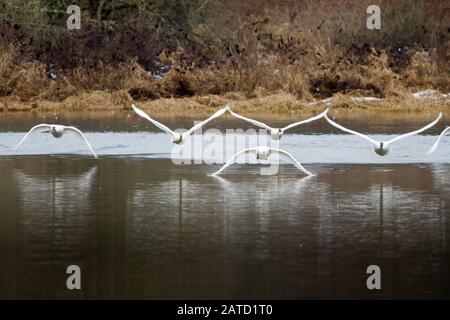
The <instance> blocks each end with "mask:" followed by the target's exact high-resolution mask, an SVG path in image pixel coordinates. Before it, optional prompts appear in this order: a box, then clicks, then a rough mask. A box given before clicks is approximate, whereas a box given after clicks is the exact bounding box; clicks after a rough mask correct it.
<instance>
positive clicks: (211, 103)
mask: <svg viewBox="0 0 450 320" xmlns="http://www.w3.org/2000/svg"><path fill="white" fill-rule="evenodd" d="M430 91H431V90H425V91H421V92H425V93H426V92H430ZM421 92H417V93H413V94H409V95H402V96H399V97H388V98H385V99H379V98H374V97H357V96H353V95H342V94H337V95H334V96H333V97H332V98H327V99H323V100H314V101H307V100H301V99H298V98H297V97H295V96H293V95H291V94H286V93H284V92H281V93H275V94H271V95H264V96H259V97H252V98H247V97H244V96H243V95H242V94H239V93H230V94H226V95H220V96H219V95H199V96H193V97H188V98H160V99H156V100H145V101H135V100H133V99H132V98H131V97H130V96H129V94H128V93H127V92H126V91H123V90H119V91H116V92H112V93H107V92H103V91H94V92H89V93H82V94H79V95H77V96H71V97H69V98H67V99H65V100H63V101H61V102H56V101H50V100H39V99H36V100H32V101H20V100H19V99H15V98H14V97H7V98H0V116H1V115H6V114H22V113H42V114H45V113H67V114H70V113H81V114H92V113H98V112H102V113H105V112H113V113H114V112H122V111H124V112H127V111H130V112H131V111H132V110H131V104H132V103H135V104H136V105H138V106H139V107H140V108H142V109H143V110H145V111H146V112H149V113H151V114H152V115H155V116H160V117H164V118H170V117H180V118H192V117H196V116H206V115H209V114H211V113H212V112H214V111H216V110H217V109H219V108H221V107H223V106H225V105H229V106H230V108H231V109H232V110H233V111H235V112H239V113H242V114H246V115H252V116H258V117H260V118H269V119H270V118H276V119H284V118H290V117H291V116H292V115H305V116H307V115H314V114H317V113H320V112H322V111H323V110H325V109H326V108H330V113H329V114H331V115H334V114H341V115H346V116H357V115H358V114H366V113H378V112H383V113H387V114H391V115H393V114H410V113H414V114H417V115H420V114H429V113H434V112H442V113H443V114H444V116H445V117H450V98H449V95H448V94H440V93H435V95H428V96H426V95H424V96H421V95H420V93H421Z"/></svg>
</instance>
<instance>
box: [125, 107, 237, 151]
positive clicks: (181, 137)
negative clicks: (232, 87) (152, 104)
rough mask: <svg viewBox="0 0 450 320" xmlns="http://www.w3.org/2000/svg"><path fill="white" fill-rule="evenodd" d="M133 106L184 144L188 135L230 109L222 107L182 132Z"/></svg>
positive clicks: (177, 142) (175, 141)
mask: <svg viewBox="0 0 450 320" xmlns="http://www.w3.org/2000/svg"><path fill="white" fill-rule="evenodd" d="M131 107H132V108H133V110H134V112H136V113H137V114H138V115H139V116H141V117H142V118H144V119H147V120H148V121H150V122H151V123H153V124H154V125H155V126H157V127H158V128H159V129H161V130H162V131H164V132H166V133H168V134H169V135H170V136H171V137H172V142H173V143H176V144H182V143H184V141H185V140H186V137H188V136H189V135H190V134H191V133H193V132H194V131H195V130H197V129H199V128H201V127H203V126H204V125H205V124H207V123H208V122H209V121H211V120H213V119H215V118H217V117H219V116H221V115H223V114H224V113H225V112H226V111H227V110H229V108H228V106H226V107H225V108H222V109H220V110H219V111H217V112H216V113H214V114H213V115H212V116H210V117H209V118H208V119H206V120H204V121H202V122H200V123H197V124H196V125H195V126H193V127H192V128H191V129H189V130H188V131H186V132H183V133H180V132H175V131H172V130H170V129H169V128H168V127H167V126H165V125H163V124H162V123H160V122H158V121H156V120H155V119H152V118H151V117H150V116H149V115H148V114H147V113H145V112H144V111H142V110H141V109H139V108H138V107H136V105H134V104H132V105H131Z"/></svg>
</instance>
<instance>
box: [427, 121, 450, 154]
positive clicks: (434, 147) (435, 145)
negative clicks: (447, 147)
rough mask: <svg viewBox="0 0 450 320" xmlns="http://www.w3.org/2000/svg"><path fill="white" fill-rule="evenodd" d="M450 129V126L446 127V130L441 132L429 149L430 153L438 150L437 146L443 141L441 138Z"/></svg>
mask: <svg viewBox="0 0 450 320" xmlns="http://www.w3.org/2000/svg"><path fill="white" fill-rule="evenodd" d="M448 130H450V127H447V128H445V130H444V131H442V132H441V134H440V135H439V137H438V138H437V140H436V142H435V143H434V144H433V146H432V147H431V148H430V150H428V154H430V153H433V152H435V151H436V148H437V146H438V144H439V141H441V138H442V137H443V136H444V134H445V133H446V132H447V131H448Z"/></svg>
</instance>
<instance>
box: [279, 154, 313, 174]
mask: <svg viewBox="0 0 450 320" xmlns="http://www.w3.org/2000/svg"><path fill="white" fill-rule="evenodd" d="M272 150H273V151H275V152H278V153H279V154H281V155H283V156H285V157H286V158H288V159H289V160H291V161H292V162H293V163H294V165H295V166H296V167H297V168H298V169H299V170H300V171H302V172H303V173H305V174H307V175H308V176H314V173H311V172H309V171H308V170H306V169H305V168H304V167H303V166H302V165H301V164H300V163H299V162H298V161H297V160H296V159H295V158H294V156H293V155H292V154H290V153H289V152H287V151H284V150H281V149H275V148H273V149H272Z"/></svg>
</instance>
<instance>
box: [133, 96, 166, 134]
mask: <svg viewBox="0 0 450 320" xmlns="http://www.w3.org/2000/svg"><path fill="white" fill-rule="evenodd" d="M131 107H132V108H133V110H134V112H136V113H137V114H138V115H139V116H141V117H142V118H144V119H147V120H148V121H150V122H151V123H153V124H154V125H155V126H156V127H158V128H159V129H161V130H162V131H165V132H166V133H168V134H170V135H173V134H174V132H173V131H172V130H170V129H169V128H168V127H167V126H165V125H163V124H162V123H161V122H158V121H156V120H155V119H153V118H151V117H150V116H149V115H148V114H147V113H145V112H144V111H142V110H141V109H139V108H138V107H136V105H134V104H132V105H131Z"/></svg>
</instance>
